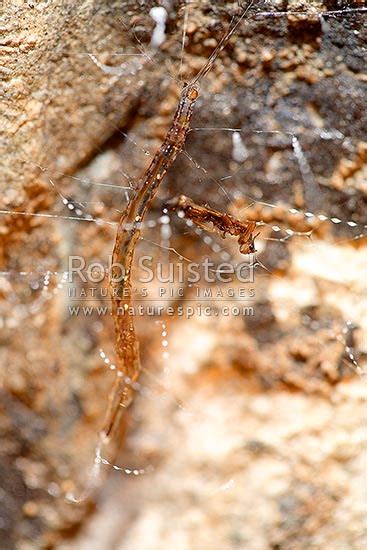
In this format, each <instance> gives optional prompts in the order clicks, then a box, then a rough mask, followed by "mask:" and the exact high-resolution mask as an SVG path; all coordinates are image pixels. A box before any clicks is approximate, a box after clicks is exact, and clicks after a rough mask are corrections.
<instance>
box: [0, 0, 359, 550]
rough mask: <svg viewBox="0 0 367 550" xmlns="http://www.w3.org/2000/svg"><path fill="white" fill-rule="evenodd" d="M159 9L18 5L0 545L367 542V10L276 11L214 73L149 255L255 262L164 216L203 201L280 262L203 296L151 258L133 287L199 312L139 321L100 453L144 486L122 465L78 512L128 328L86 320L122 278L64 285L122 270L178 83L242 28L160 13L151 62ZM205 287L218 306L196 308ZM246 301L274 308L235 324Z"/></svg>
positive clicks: (294, 6)
mask: <svg viewBox="0 0 367 550" xmlns="http://www.w3.org/2000/svg"><path fill="white" fill-rule="evenodd" d="M153 4H154V3H153V2H147V1H142V2H132V1H124V2H110V3H105V2H98V1H97V2H89V1H86V2H79V3H75V2H68V1H61V0H60V1H56V2H52V3H49V2H37V3H36V2H34V3H31V2H28V3H24V2H12V3H11V5H10V4H9V5H6V7H5V11H4V19H3V22H2V23H1V26H2V29H3V35H4V39H3V40H2V46H1V47H2V58H3V60H2V61H1V62H0V65H1V67H0V70H1V71H2V76H3V84H2V86H3V90H2V107H3V109H2V111H3V112H2V115H3V118H2V125H1V131H2V133H3V135H2V136H1V145H0V147H1V159H2V168H1V175H2V178H1V181H0V187H1V214H0V215H1V219H0V222H1V223H0V231H1V241H0V244H1V248H0V251H1V254H0V258H1V272H2V273H1V275H0V299H1V302H0V308H1V319H0V322H1V332H0V342H1V346H0V357H1V361H0V364H1V382H0V383H1V386H0V392H1V410H0V413H1V414H0V429H1V438H2V444H1V450H0V469H1V476H0V477H1V483H2V489H1V490H0V500H1V504H2V505H1V507H0V508H1V512H0V533H1V532H2V536H1V540H2V541H5V542H4V544H5V547H6V548H15V547H17V548H23V549H30V548H43V547H47V548H50V547H58V548H69V549H70V548H78V549H80V548H84V547H85V548H88V549H90V548H91V547H92V548H93V544H94V546H95V548H98V549H100V548H111V547H114V546H116V547H117V546H118V547H128V548H152V549H153V548H154V549H155V548H162V547H164V548H166V547H167V548H171V547H178V548H191V547H192V548H200V549H201V548H217V547H218V548H232V547H233V548H250V549H252V548H253V549H255V548H256V549H258V548H282V549H286V548H291V547H292V548H302V549H303V548H310V547H312V548H322V549H324V548H325V549H326V548H331V547H332V548H347V547H348V548H349V547H351V548H352V547H353V548H363V547H364V546H365V545H366V539H365V537H366V533H365V519H364V518H365V513H366V510H365V508H366V502H367V499H366V494H365V483H364V472H365V466H364V465H365V459H366V457H365V454H366V430H365V427H364V426H365V412H366V409H365V400H364V398H365V389H366V388H365V381H364V377H363V376H361V373H363V369H364V368H365V367H364V361H365V358H364V354H365V352H366V349H365V335H366V318H367V315H366V307H367V305H366V304H367V302H366V298H365V290H366V289H365V271H366V270H365V267H366V266H365V259H364V258H365V252H364V241H365V238H364V234H365V233H366V231H367V230H366V228H365V223H366V219H367V216H366V214H367V212H366V205H365V198H364V194H365V185H364V183H363V181H362V179H363V174H364V173H365V166H366V154H365V143H366V141H367V139H366V133H365V132H366V131H365V129H366V127H367V124H366V122H367V121H366V112H365V93H366V82H365V81H366V79H365V74H364V71H365V66H364V63H363V59H364V57H363V48H364V47H365V40H366V36H365V31H364V27H363V22H364V20H365V13H363V12H358V11H353V10H359V9H360V8H361V3H360V2H354V3H351V4H350V6H348V10H346V9H344V7H343V6H342V7H341V8H340V6H339V3H338V6H336V5H334V4H335V3H334V2H327V3H321V2H315V3H314V4H313V6H312V7H309V6H308V4H309V3H305V2H298V1H297V2H288V3H286V2H277V1H276V0H274V1H272V2H261V3H260V2H258V3H256V5H255V7H254V8H253V10H252V12H251V17H250V18H248V19H247V20H246V21H244V23H243V24H242V25H241V26H240V27H239V28H238V30H237V32H236V34H235V35H234V36H233V37H232V39H231V41H230V44H229V45H228V46H227V47H226V48H225V50H224V51H223V52H222V54H221V55H220V57H219V58H218V60H217V62H216V64H215V66H214V67H213V70H212V71H211V73H210V74H209V75H208V76H207V78H206V79H205V81H203V83H202V90H201V95H200V98H199V100H198V104H197V108H196V112H195V115H194V120H193V124H192V126H193V128H194V130H193V131H192V132H191V133H190V135H189V138H188V140H187V144H186V148H187V153H188V155H189V156H190V157H191V158H192V159H193V160H190V159H189V158H188V156H187V155H185V154H182V155H181V156H180V157H179V158H178V159H177V162H176V163H175V165H174V166H173V167H172V169H171V170H170V172H169V174H168V176H167V178H166V181H165V182H164V185H163V186H162V190H161V191H160V195H159V198H158V200H157V201H156V202H155V204H154V206H153V208H152V211H151V213H150V215H149V216H148V218H147V226H146V227H145V228H144V232H143V237H144V240H143V241H142V242H141V243H140V245H139V257H140V256H141V255H142V254H147V255H149V256H152V258H153V265H156V264H157V263H161V264H162V265H163V270H165V268H166V267H167V265H168V261H169V259H170V260H171V262H177V263H183V264H184V266H185V269H186V267H187V262H188V260H192V261H194V262H198V263H200V262H202V261H203V260H204V258H205V257H206V256H209V257H210V258H211V259H213V260H214V262H215V266H218V263H219V262H223V261H226V262H228V261H230V262H233V263H234V264H235V265H237V264H238V263H239V262H240V261H241V260H243V257H241V256H240V255H239V253H238V247H237V246H236V241H231V240H226V241H222V240H221V238H220V237H217V236H215V235H213V234H212V233H210V232H207V231H205V230H204V229H202V228H196V229H199V230H198V231H195V228H193V227H189V226H186V225H185V221H184V220H182V219H180V218H179V217H176V216H175V215H172V216H171V223H170V224H169V225H168V224H167V223H166V221H165V219H164V216H163V215H162V214H163V213H162V208H163V203H164V201H165V200H167V199H169V198H172V197H175V196H177V195H179V194H182V193H184V194H185V195H188V196H190V197H191V198H192V199H193V200H195V201H196V202H197V203H199V204H204V203H206V202H207V203H209V204H210V206H211V207H212V208H216V209H218V210H221V211H223V212H224V211H228V212H230V213H231V214H232V215H235V216H242V217H243V218H245V219H248V220H255V221H261V220H262V221H263V222H264V225H261V226H260V227H259V230H260V232H261V234H260V236H259V237H258V239H257V240H256V246H257V247H258V248H259V254H258V259H259V260H260V261H261V263H262V265H263V266H265V268H266V269H260V270H259V271H255V280H254V282H253V283H251V284H247V285H241V284H240V283H239V281H238V280H235V281H233V282H232V283H230V284H226V283H219V284H216V285H213V284H211V285H207V284H205V283H204V282H201V283H199V284H194V285H193V286H192V287H188V286H187V272H185V273H186V277H184V282H183V283H180V282H178V281H177V280H176V279H175V282H174V284H168V285H167V284H162V283H160V282H159V281H157V277H155V279H154V280H153V281H152V282H151V283H149V284H148V283H142V282H141V277H142V274H143V269H142V268H140V270H139V268H138V266H136V270H135V279H136V286H137V288H138V289H140V292H141V291H142V289H143V288H145V287H147V288H148V291H149V297H150V298H152V303H154V305H156V306H157V305H162V304H163V305H164V306H167V305H171V306H172V307H174V308H177V307H178V306H180V305H182V303H183V304H184V305H185V307H191V308H193V310H195V313H194V314H193V315H192V316H191V317H190V318H185V316H180V315H178V314H177V310H176V314H175V315H173V316H170V315H166V316H164V317H163V318H162V317H158V316H149V315H145V316H137V318H136V324H137V329H138V333H139V338H140V347H141V355H142V364H143V368H144V372H143V375H142V379H141V386H140V387H139V388H138V391H137V393H136V397H135V401H134V404H133V407H132V408H131V409H130V411H129V413H128V415H127V420H128V422H125V424H124V426H122V428H121V434H119V436H118V437H117V438H116V440H115V442H114V443H113V444H112V446H111V448H110V449H107V451H106V456H104V458H105V459H108V460H110V461H111V462H112V464H115V465H118V466H119V467H121V468H122V469H123V470H125V471H121V470H115V471H113V468H112V467H111V466H108V465H103V464H102V466H101V468H102V472H103V474H102V475H101V477H100V480H99V488H98V490H97V491H96V492H95V494H94V495H93V498H91V499H89V501H86V502H83V503H81V504H70V503H69V502H66V501H65V495H66V494H75V495H79V494H80V492H81V491H82V490H83V488H84V487H85V486H86V485H88V483H89V484H90V483H91V480H90V474H91V471H92V470H91V467H92V465H93V460H94V457H95V445H96V441H97V435H98V430H99V429H100V428H101V425H102V422H103V415H104V412H105V409H106V405H107V398H108V393H109V390H110V388H111V386H112V384H113V381H114V376H115V374H114V372H113V369H112V367H111V365H112V366H113V364H114V363H113V362H114V347H113V346H114V335H113V327H112V322H111V318H110V315H109V314H108V313H107V314H103V313H102V314H95V313H94V314H92V315H90V314H88V313H85V311H82V312H79V313H78V314H75V315H74V314H72V313H71V311H70V309H69V308H70V306H86V305H89V306H91V305H93V306H97V305H98V306H99V307H100V306H101V307H102V306H104V305H106V304H108V302H107V297H106V296H107V295H106V294H103V293H102V292H101V289H102V288H104V289H107V286H108V283H107V280H106V279H105V280H104V281H103V282H102V283H101V284H97V283H96V284H94V283H93V284H89V285H86V284H84V283H83V282H82V281H81V280H77V281H76V282H75V280H73V281H69V279H68V273H67V272H68V271H69V270H70V263H69V259H70V256H82V257H83V258H84V259H85V261H86V266H88V265H89V264H90V263H91V262H95V261H102V262H103V264H104V265H107V264H108V256H109V255H110V254H111V252H112V246H113V241H114V236H115V235H114V233H115V225H114V223H115V222H116V221H117V219H118V218H119V215H120V212H121V211H122V210H123V209H124V207H125V205H126V200H127V199H126V193H131V187H134V185H135V184H136V181H137V179H138V178H139V177H140V176H141V174H142V173H143V172H144V170H145V168H146V166H147V164H148V163H149V161H150V158H151V154H152V153H153V152H154V151H155V149H156V148H157V147H158V146H159V145H160V140H162V138H163V137H164V135H165V132H166V131H167V128H168V127H169V125H170V123H171V120H172V114H173V112H174V110H175V107H176V104H177V99H178V95H179V88H180V87H179V86H178V85H177V82H176V81H175V80H174V78H172V76H173V77H175V78H178V79H180V78H181V79H183V80H186V81H188V80H190V78H191V77H192V76H193V75H194V74H195V72H196V71H198V70H200V68H201V67H202V66H203V63H204V62H205V60H206V58H207V57H208V56H209V55H210V52H211V51H212V48H213V46H214V45H215V44H216V43H217V42H218V40H219V39H220V37H221V36H222V34H223V31H224V29H225V28H227V26H228V23H229V20H230V17H231V16H232V14H236V13H239V12H238V7H237V4H236V5H235V4H233V3H231V2H227V3H224V4H223V6H222V5H218V6H217V5H216V6H213V3H210V2H200V3H190V4H189V5H187V6H186V8H185V7H184V9H183V8H182V6H181V5H180V6H179V5H178V4H177V3H169V2H167V3H162V6H163V4H164V5H165V7H166V9H167V11H168V16H169V18H168V22H167V26H166V39H165V41H164V42H163V44H162V45H161V47H160V49H159V50H157V51H151V50H150V49H149V48H150V46H149V45H150V41H151V36H152V31H153V27H154V22H153V20H152V19H151V18H150V17H149V9H150V8H151V7H152V6H153ZM324 4H325V5H324ZM362 7H363V6H362ZM336 8H338V9H341V11H342V13H340V14H334V15H332V14H331V15H330V14H329V15H328V14H327V13H326V14H324V15H323V16H322V17H321V11H323V12H325V11H326V10H327V11H328V12H330V11H332V10H334V9H336ZM185 10H186V11H185ZM285 11H288V12H289V13H286V14H282V13H281V12H285ZM185 13H186V16H185ZM185 20H186V21H187V27H186V39H185V47H184V52H183V53H184V55H183V57H182V50H181V44H182V29H183V25H184V21H185ZM147 51H148V55H149V57H148V55H147V54H146V52H147ZM90 54H92V56H94V58H93V57H91V55H90ZM125 54H133V55H129V56H128V57H126V55H125ZM142 54H143V55H142ZM181 57H182V60H181ZM110 67H115V68H116V67H118V71H120V72H121V74H120V75H118V74H114V73H115V72H116V71H113V70H112V71H111V70H110V69H109V68H110ZM203 128H204V129H203ZM205 128H206V130H205ZM208 128H210V130H209V129H208ZM229 129H236V131H237V137H236V138H235V139H236V141H235V140H234V139H233V132H230V131H228V130H229ZM295 138H297V139H296V140H295ZM235 146H236V147H237V149H238V148H239V147H240V148H241V152H242V153H241V155H242V156H241V162H240V161H239V160H238V159H239V156H238V154H235V153H234V147H235ZM361 178H362V179H361ZM275 206H276V207H275ZM292 209H293V210H292ZM6 212H7V213H6ZM304 212H307V213H308V214H309V215H308V216H307V215H306V216H305V215H304ZM30 214H32V215H30ZM90 217H93V218H94V219H95V221H93V220H92V221H90ZM74 218H75V219H74ZM328 220H329V221H328ZM330 220H332V221H330ZM164 227H166V229H163V228H164ZM361 236H362V237H361ZM354 237H358V238H357V240H352V239H353V238H354ZM154 243H158V246H157V245H156V244H154ZM162 245H163V248H162ZM223 247H224V248H223ZM167 248H172V250H171V253H170V254H171V256H169V251H168V250H167ZM180 255H182V256H184V258H185V260H184V261H183V262H182V260H180V258H179V256H180ZM137 260H138V257H137ZM165 272H166V273H167V271H165ZM65 273H66V274H65ZM241 286H246V294H245V298H244V296H243V295H242V296H241V294H240V287H241ZM87 287H88V288H87ZM93 287H97V289H98V290H96V291H94V294H93V291H91V288H93ZM162 287H164V289H165V290H166V294H164V295H159V290H160V288H162ZM207 287H210V288H211V289H212V290H213V293H212V295H211V297H210V296H209V298H208V295H207V296H206V299H207V300H208V299H209V304H210V306H211V307H212V312H211V314H210V315H204V314H202V315H199V314H198V311H197V309H195V308H197V306H198V303H201V304H202V305H203V300H204V298H205V294H203V291H204V290H205V289H206V288H207ZM214 287H215V290H216V291H215V292H214ZM229 287H231V288H232V289H233V292H232V293H228V288H229ZM180 288H183V290H184V299H183V298H182V296H180V293H179V289H180ZM198 288H199V290H200V292H199V293H197V289H198ZM250 288H251V289H252V291H251V292H250V291H249V289H250ZM70 289H74V290H75V292H76V294H75V296H74V295H73V294H72V292H70ZM83 290H84V292H85V294H84V295H82V294H81V291H83ZM170 290H174V292H173V293H170V292H169V291H170ZM217 291H220V292H217ZM249 297H251V299H252V301H251V304H250V305H252V306H253V308H254V315H247V316H244V315H236V314H235V313H233V308H237V309H239V308H241V307H242V306H243V305H244V304H245V305H249V303H248V302H244V300H245V299H249ZM142 302H143V303H144V301H143V300H142ZM136 303H138V302H136ZM225 307H227V308H229V309H231V308H232V314H229V315H227V314H225V313H223V308H225ZM186 317H187V316H186ZM347 321H350V323H349V325H347ZM162 323H164V327H163V325H162ZM101 350H102V351H101ZM359 369H361V370H359ZM117 448H120V453H119V454H116V452H117V451H116V449H117ZM141 471H144V474H143V475H138V474H141ZM92 501H94V502H95V503H96V504H97V506H96V507H95V506H93V505H92ZM88 514H89V518H87V516H88ZM80 526H81V527H82V531H81V533H80V534H77V530H78V528H79V527H80Z"/></svg>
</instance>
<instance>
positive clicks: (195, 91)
mask: <svg viewBox="0 0 367 550" xmlns="http://www.w3.org/2000/svg"><path fill="white" fill-rule="evenodd" d="M184 92H185V96H186V97H187V99H188V100H189V101H191V102H192V103H195V101H196V100H197V98H198V97H199V92H200V87H199V84H198V83H194V84H184Z"/></svg>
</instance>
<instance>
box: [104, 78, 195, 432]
mask: <svg viewBox="0 0 367 550" xmlns="http://www.w3.org/2000/svg"><path fill="white" fill-rule="evenodd" d="M198 96H199V85H198V84H192V85H188V86H185V87H184V88H183V90H182V92H181V97H180V101H179V104H178V107H177V110H176V113H175V116H174V119H173V122H172V125H171V127H170V129H169V130H168V132H167V135H166V138H165V140H164V142H163V144H162V145H161V147H160V148H159V149H158V151H157V152H156V154H155V155H154V157H153V160H152V162H151V164H150V166H149V167H148V169H147V170H146V172H145V173H144V175H143V177H142V178H141V180H140V182H139V186H138V190H137V192H136V194H135V195H134V197H133V198H132V199H131V201H130V203H129V205H128V207H127V209H126V211H125V212H124V214H123V215H122V216H121V219H120V221H119V225H118V229H117V235H116V241H115V246H114V249H113V254H112V259H113V269H112V277H111V294H112V313H113V317H114V323H115V333H116V353H117V359H118V361H117V370H118V374H120V375H121V376H118V377H117V378H116V382H115V385H114V388H113V390H112V392H111V396H110V399H109V406H108V410H107V413H106V418H105V426H104V428H103V430H102V437H103V439H106V438H108V437H110V436H111V434H112V433H113V431H114V429H115V427H116V426H117V425H118V422H119V418H120V415H121V412H122V410H123V409H124V408H126V407H128V405H129V404H130V402H131V399H132V393H133V392H132V388H131V386H128V385H127V384H126V377H128V378H129V379H130V380H132V381H133V382H135V381H136V380H137V378H138V376H139V373H140V358H139V347H138V342H137V338H136V334H135V328H134V322H133V318H132V316H131V315H130V314H129V308H130V304H131V268H132V262H133V258H134V252H135V246H136V244H137V242H138V240H139V238H140V233H141V224H142V221H143V219H144V216H145V214H146V212H147V209H148V207H149V205H150V203H151V201H152V200H153V198H154V196H155V194H156V192H157V190H158V187H159V185H160V184H161V182H162V180H163V178H164V176H165V174H166V172H167V170H168V169H169V167H170V166H171V165H172V164H173V162H174V161H175V159H176V157H177V155H178V153H179V152H180V151H181V149H182V147H183V145H184V143H185V140H186V136H187V133H188V131H189V129H190V120H191V116H192V113H193V108H194V104H195V101H196V99H197V98H198Z"/></svg>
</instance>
